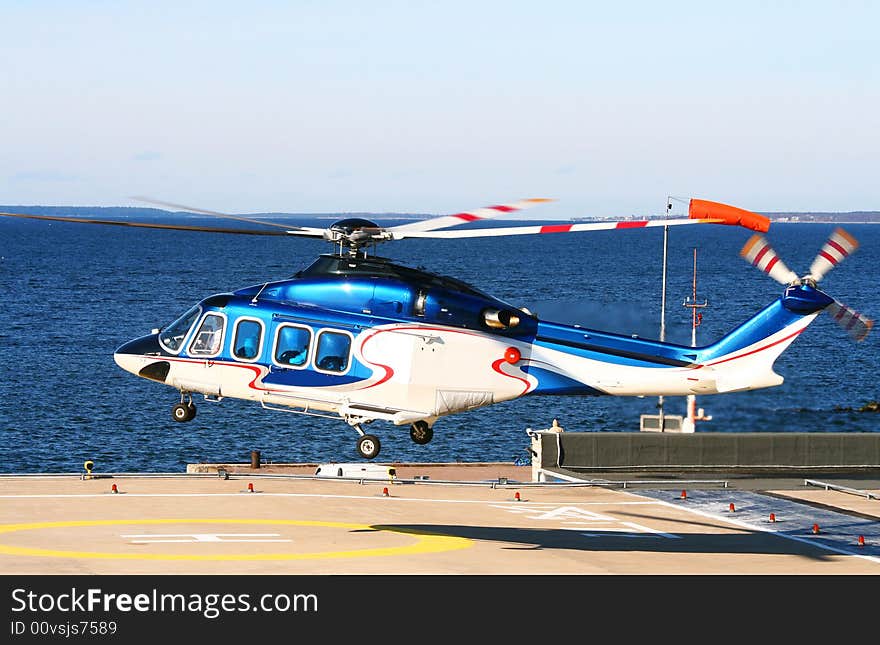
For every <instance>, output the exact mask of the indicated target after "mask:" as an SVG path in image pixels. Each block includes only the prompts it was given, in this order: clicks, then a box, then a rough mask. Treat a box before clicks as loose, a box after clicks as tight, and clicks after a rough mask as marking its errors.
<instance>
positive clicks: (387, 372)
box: [356, 329, 394, 390]
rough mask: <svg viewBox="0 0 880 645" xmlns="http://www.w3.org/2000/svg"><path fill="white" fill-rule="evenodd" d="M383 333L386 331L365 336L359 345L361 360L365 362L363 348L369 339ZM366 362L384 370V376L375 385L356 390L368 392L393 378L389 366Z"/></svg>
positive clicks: (381, 330)
mask: <svg viewBox="0 0 880 645" xmlns="http://www.w3.org/2000/svg"><path fill="white" fill-rule="evenodd" d="M384 331H387V330H385V329H380V330H378V331H376V332H375V333H373V334H370V335H369V336H367V337H366V338H364V342H362V343H361V358H363V359H364V360H365V361H367V357H366V356H364V347H366V345H367V343H368V342H369V341H370V340H371V339H373V338H375V337H376V336H378V335H379V334H381V333H382V332H384ZM367 362H368V363H369V364H370V365H377V366H378V367H381V368H382V369H384V370H385V376H383V377H382V378H380V379H379V380H378V381H376V382H375V383H373V384H371V385H367V386H365V387H359V388H356V389H358V390H369V389H370V388H371V387H376V386H377V385H382V383H384V382H385V381H387V380H388V379H390V378H391V377H392V376H394V369H393V368H392V367H391V366H390V365H383V364H382V363H374V362H373V361H367Z"/></svg>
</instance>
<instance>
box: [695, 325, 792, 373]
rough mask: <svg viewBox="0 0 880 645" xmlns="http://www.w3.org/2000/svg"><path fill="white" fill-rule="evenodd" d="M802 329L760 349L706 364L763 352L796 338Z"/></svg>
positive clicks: (713, 364) (718, 363)
mask: <svg viewBox="0 0 880 645" xmlns="http://www.w3.org/2000/svg"><path fill="white" fill-rule="evenodd" d="M802 331H804V330H803V329H800V330H798V331H796V332H794V333H793V334H791V335H790V336H786V337H785V338H781V339H780V340H777V341H776V342H775V343H770V344H769V345H764V347H759V348H758V349H753V350H752V351H750V352H746V353H745V354H740V355H739V356H731V357H730V358H725V359H723V360H720V361H715V362H714V363H706V365H709V366H711V367H714V366H715V365H720V364H721V363H726V362H727V361H735V360H736V359H738V358H745V357H746V356H751V355H752V354H757V353H758V352H763V351H764V350H765V349H770V348H771V347H773V346H774V345H778V344H779V343H784V342H785V341H787V340H788V339H789V338H794V337H795V336H797V335H798V334H800V333H801V332H802Z"/></svg>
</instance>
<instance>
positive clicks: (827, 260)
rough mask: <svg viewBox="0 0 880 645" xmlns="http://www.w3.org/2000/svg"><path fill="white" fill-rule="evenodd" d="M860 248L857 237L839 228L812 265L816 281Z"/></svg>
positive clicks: (812, 275)
mask: <svg viewBox="0 0 880 645" xmlns="http://www.w3.org/2000/svg"><path fill="white" fill-rule="evenodd" d="M857 248H859V243H858V242H857V241H856V239H855V238H854V237H853V236H852V235H850V234H849V233H847V232H846V231H844V230H843V229H842V228H837V229H835V230H834V232H833V233H832V234H831V236H830V237H829V238H828V241H827V242H825V246H823V247H822V250H820V251H819V255H817V256H816V259H815V260H813V264H812V265H810V276H811V277H812V278H813V280H815V281H816V282H819V280H821V279H822V278H823V277H825V274H826V273H828V272H829V271H830V270H831V269H833V268H834V267H836V266H837V265H838V264H840V263H841V262H842V261H843V259H844V258H845V257H847V256H848V255H850V254H851V253H853V252H854V251H855V250H856V249H857Z"/></svg>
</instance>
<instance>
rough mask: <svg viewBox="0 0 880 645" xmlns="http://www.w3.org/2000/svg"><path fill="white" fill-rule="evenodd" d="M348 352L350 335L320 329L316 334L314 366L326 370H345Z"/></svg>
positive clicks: (349, 350)
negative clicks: (316, 343) (316, 347)
mask: <svg viewBox="0 0 880 645" xmlns="http://www.w3.org/2000/svg"><path fill="white" fill-rule="evenodd" d="M350 352H351V336H349V335H348V334H343V333H342V332H337V331H322V332H321V333H320V334H318V349H317V351H316V352H315V367H317V368H318V369H319V370H324V371H326V372H345V371H346V370H347V369H348V356H349V353H350Z"/></svg>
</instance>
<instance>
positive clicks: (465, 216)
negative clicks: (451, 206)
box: [452, 213, 483, 222]
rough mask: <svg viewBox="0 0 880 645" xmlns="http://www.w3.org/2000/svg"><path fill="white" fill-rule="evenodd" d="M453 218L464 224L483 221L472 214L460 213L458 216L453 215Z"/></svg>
mask: <svg viewBox="0 0 880 645" xmlns="http://www.w3.org/2000/svg"><path fill="white" fill-rule="evenodd" d="M452 217H457V218H458V219H460V220H462V221H464V222H473V221H475V220H478V219H483V218H482V217H480V216H479V215H471V214H470V213H459V214H458V215H453V216H452Z"/></svg>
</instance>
